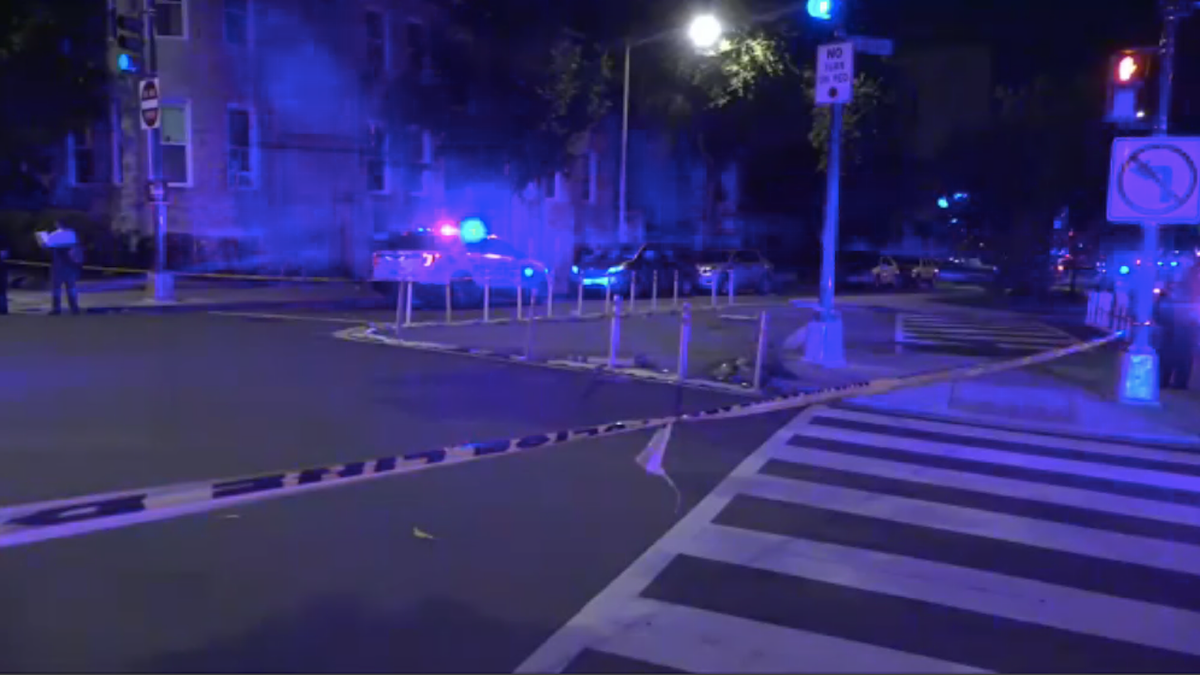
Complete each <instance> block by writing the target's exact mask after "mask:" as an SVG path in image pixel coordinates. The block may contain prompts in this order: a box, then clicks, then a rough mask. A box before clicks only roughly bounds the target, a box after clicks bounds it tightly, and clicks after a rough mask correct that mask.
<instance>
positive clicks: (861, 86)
mask: <svg viewBox="0 0 1200 675" xmlns="http://www.w3.org/2000/svg"><path fill="white" fill-rule="evenodd" d="M803 79H804V95H805V98H806V99H807V100H808V101H809V102H810V103H812V104H813V105H814V106H816V87H815V84H816V79H817V78H816V73H815V72H814V71H813V70H812V69H811V68H809V69H806V70H805V71H804V75H803ZM889 100H890V99H889V97H888V96H887V94H886V93H885V92H884V88H883V81H882V79H881V78H878V77H872V76H870V75H868V74H867V73H862V72H860V73H859V74H858V75H856V76H855V78H854V97H853V98H851V99H850V103H848V104H846V105H845V106H843V107H842V143H843V148H842V151H843V153H844V154H843V156H844V157H845V158H846V159H847V160H848V161H846V162H844V163H843V168H842V172H843V173H845V171H846V167H848V166H853V165H854V164H857V163H860V162H861V161H862V160H863V154H864V147H863V146H864V144H865V142H866V141H867V140H868V139H872V138H874V137H876V136H877V135H878V133H879V129H878V125H877V122H878V117H879V114H880V110H881V108H882V107H883V106H884V104H886V103H888V102H889ZM830 120H831V117H830V108H829V106H820V107H815V108H814V112H813V118H812V128H811V130H810V131H809V133H808V140H809V142H810V143H812V146H813V148H814V149H815V150H816V151H817V153H818V156H819V157H820V160H819V161H818V163H817V168H818V169H820V170H821V171H824V170H825V169H826V167H827V166H828V163H829V128H830Z"/></svg>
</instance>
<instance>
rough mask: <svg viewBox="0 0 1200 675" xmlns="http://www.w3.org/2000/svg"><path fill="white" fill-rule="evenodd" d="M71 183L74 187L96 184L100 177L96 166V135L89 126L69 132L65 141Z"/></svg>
mask: <svg viewBox="0 0 1200 675" xmlns="http://www.w3.org/2000/svg"><path fill="white" fill-rule="evenodd" d="M67 148H68V149H69V151H70V153H71V156H70V158H69V160H68V161H69V164H70V174H71V182H72V183H75V184H76V185H85V184H87V183H98V182H100V180H101V177H100V175H99V173H98V171H97V169H98V167H97V166H96V134H95V132H94V131H93V129H92V128H91V127H90V126H86V127H81V128H80V129H79V130H77V131H73V132H71V136H70V138H68V140H67Z"/></svg>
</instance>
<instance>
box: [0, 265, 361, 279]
mask: <svg viewBox="0 0 1200 675" xmlns="http://www.w3.org/2000/svg"><path fill="white" fill-rule="evenodd" d="M6 262H7V263H8V264H9V265H16V266H19V267H49V266H50V263H47V262H41V261H37V260H8V261H6ZM81 269H84V270H87V271H89V272H108V273H111V274H150V273H151V272H153V270H143V269H137V268H131V267H101V266H99V265H83V266H82V267H81ZM169 273H170V274H171V275H172V276H177V277H192V278H197V279H232V280H237V281H292V282H314V283H366V280H363V279H350V278H342V277H289V276H271V275H266V274H235V273H226V272H187V271H182V270H169Z"/></svg>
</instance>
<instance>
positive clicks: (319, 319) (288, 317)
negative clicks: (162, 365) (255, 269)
mask: <svg viewBox="0 0 1200 675" xmlns="http://www.w3.org/2000/svg"><path fill="white" fill-rule="evenodd" d="M209 314H215V315H217V316H232V317H238V318H243V319H274V320H276V321H311V322H315V323H339V324H351V325H359V326H361V325H365V324H368V323H371V322H370V321H368V320H366V319H347V318H344V317H331V316H305V315H303V314H265V313H259V312H215V311H214V312H209Z"/></svg>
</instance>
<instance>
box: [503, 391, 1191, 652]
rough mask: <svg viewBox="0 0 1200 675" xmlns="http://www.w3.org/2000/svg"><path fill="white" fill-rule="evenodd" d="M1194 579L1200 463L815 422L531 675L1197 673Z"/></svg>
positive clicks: (564, 634) (581, 620)
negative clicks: (608, 671) (584, 667)
mask: <svg viewBox="0 0 1200 675" xmlns="http://www.w3.org/2000/svg"><path fill="white" fill-rule="evenodd" d="M901 460H903V461H901ZM1138 490H1141V491H1145V492H1146V494H1144V495H1143V494H1133V493H1136V492H1138ZM1171 495H1174V498H1172V496H1171ZM1198 561H1200V457H1197V456H1196V455H1194V454H1189V453H1187V452H1174V451H1170V450H1164V449H1161V448H1157V447H1153V448H1150V447H1142V446H1138V445H1135V444H1129V443H1112V442H1103V441H1095V442H1093V441H1088V440H1083V439H1066V438H1060V437H1055V436H1047V435H1041V434H1034V433H1025V432H1020V431H1015V430H1007V431H998V430H994V429H983V428H974V427H971V426H967V425H963V424H960V423H955V424H948V423H940V422H936V421H931V420H918V419H912V418H907V417H897V416H893V415H887V414H883V413H871V412H865V411H848V410H841V409H835V408H825V407H819V408H815V409H810V410H806V411H804V412H803V413H801V414H800V415H799V416H797V417H796V418H795V419H794V420H793V421H792V422H790V423H789V424H787V425H786V426H784V427H783V428H782V429H781V430H780V431H779V432H778V433H776V434H775V435H774V436H772V438H771V439H770V440H768V441H767V442H766V443H765V444H764V445H763V446H762V447H760V448H759V449H757V450H755V451H754V452H753V453H752V454H751V455H750V456H748V457H747V458H746V459H745V460H744V461H743V462H742V463H741V464H740V465H739V466H738V467H737V468H736V469H734V471H733V472H732V473H731V474H730V475H729V477H727V478H726V479H725V480H724V481H722V483H721V484H719V485H718V486H717V487H716V488H715V489H714V490H713V491H712V493H711V494H710V495H709V496H707V497H706V498H704V499H703V500H702V501H701V502H700V503H699V504H698V505H697V506H696V508H695V509H693V510H692V511H691V512H690V513H688V514H687V515H686V516H684V518H683V519H682V520H680V522H679V523H677V524H676V525H675V526H674V527H673V528H672V529H671V530H670V531H669V532H667V534H666V535H664V536H663V537H662V538H661V539H659V540H658V541H657V542H655V544H653V545H652V546H651V547H650V548H649V549H648V550H647V551H646V552H645V553H644V554H643V555H642V556H641V557H640V558H639V559H638V560H636V561H635V562H634V563H633V564H632V565H630V567H629V568H627V569H626V570H625V571H624V572H622V574H621V575H619V576H618V577H617V579H616V580H614V581H613V582H612V584H610V585H609V586H608V587H607V588H605V589H604V590H603V591H601V592H600V594H599V595H597V596H596V597H595V598H594V599H593V600H592V601H591V602H589V603H588V604H587V605H586V606H585V607H584V608H583V609H582V610H581V611H580V612H579V614H578V615H576V616H575V617H574V618H572V619H571V620H570V621H568V622H567V624H566V625H564V626H563V627H562V628H561V629H560V630H559V631H558V632H556V633H555V634H554V635H553V636H551V637H550V639H549V640H547V641H546V642H545V643H544V644H543V645H542V646H541V647H539V648H538V650H536V651H535V652H534V653H533V654H532V655H530V656H529V658H527V659H526V660H525V662H524V663H522V664H521V666H520V667H519V668H518V669H517V672H520V673H527V672H529V673H531V672H562V671H563V670H565V669H568V668H569V667H570V666H571V663H572V661H573V660H574V659H575V658H576V656H578V655H579V654H580V653H581V652H583V651H584V650H592V651H600V652H607V653H611V654H616V655H621V656H625V657H628V658H637V659H639V660H641V661H645V662H649V663H652V664H656V665H659V666H664V667H668V668H674V669H680V670H684V671H688V672H733V671H740V672H811V671H843V672H845V671H859V672H863V671H871V672H874V671H879V672H903V671H908V672H915V671H927V672H987V671H1001V672H1003V671H1016V670H1050V671H1079V670H1097V671H1098V670H1100V669H1107V670H1126V669H1134V670H1136V669H1139V668H1141V669H1151V668H1157V669H1158V670H1166V669H1172V668H1177V669H1184V670H1188V669H1190V670H1195V669H1197V668H1200V642H1197V641H1196V640H1195V635H1197V634H1200V590H1197V589H1198V588H1200V562H1198ZM1014 640H1015V641H1017V642H1019V643H1020V644H1021V645H1022V648H1021V649H1018V650H1014V649H1012V644H1014V643H1017V642H1014Z"/></svg>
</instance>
